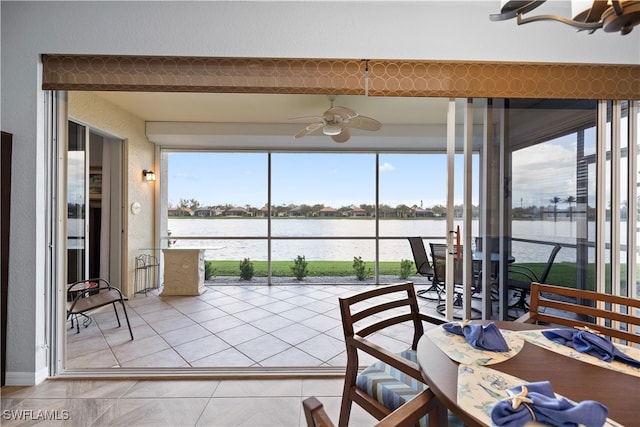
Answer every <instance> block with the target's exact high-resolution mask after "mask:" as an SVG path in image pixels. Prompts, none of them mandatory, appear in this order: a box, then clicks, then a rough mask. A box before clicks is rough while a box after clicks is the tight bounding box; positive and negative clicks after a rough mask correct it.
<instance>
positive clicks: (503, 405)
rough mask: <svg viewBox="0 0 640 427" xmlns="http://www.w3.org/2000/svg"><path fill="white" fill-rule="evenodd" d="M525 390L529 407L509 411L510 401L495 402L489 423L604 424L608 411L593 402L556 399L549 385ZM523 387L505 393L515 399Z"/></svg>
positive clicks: (501, 425)
mask: <svg viewBox="0 0 640 427" xmlns="http://www.w3.org/2000/svg"><path fill="white" fill-rule="evenodd" d="M524 386H526V388H527V395H526V397H527V398H528V399H531V400H532V401H533V402H532V403H526V402H523V403H520V405H517V408H515V409H514V408H513V406H514V404H513V403H514V400H513V399H506V400H500V401H498V402H497V403H496V404H495V405H494V406H493V409H492V410H491V420H492V421H493V422H494V423H495V425H496V426H498V427H519V426H523V425H524V424H526V423H527V422H529V421H532V420H534V415H535V421H537V422H540V423H544V424H549V425H552V426H559V427H576V426H578V425H579V424H582V425H585V426H586V427H602V425H603V424H604V423H605V421H606V420H607V414H608V413H609V410H608V409H607V407H606V406H604V405H603V404H602V403H600V402H596V401H595V400H583V401H582V402H580V403H577V404H574V403H573V402H570V401H569V400H567V399H565V398H564V397H561V398H557V397H556V396H555V394H554V393H553V389H552V388H551V384H550V383H549V381H540V382H534V383H527V384H524ZM522 387H523V386H516V387H512V388H510V389H509V390H510V391H511V392H512V393H513V394H515V395H517V394H519V393H520V392H521V391H522Z"/></svg>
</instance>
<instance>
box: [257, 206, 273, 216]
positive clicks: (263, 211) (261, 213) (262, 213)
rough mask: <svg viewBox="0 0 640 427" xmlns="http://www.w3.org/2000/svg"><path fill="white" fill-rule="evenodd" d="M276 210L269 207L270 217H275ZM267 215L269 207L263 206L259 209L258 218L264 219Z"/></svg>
mask: <svg viewBox="0 0 640 427" xmlns="http://www.w3.org/2000/svg"><path fill="white" fill-rule="evenodd" d="M276 213H277V211H276V208H274V207H273V206H271V216H276ZM268 214H269V207H268V206H264V207H263V208H262V209H260V212H259V215H260V216H264V217H266V216H267V215H268Z"/></svg>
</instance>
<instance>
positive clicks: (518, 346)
mask: <svg viewBox="0 0 640 427" xmlns="http://www.w3.org/2000/svg"><path fill="white" fill-rule="evenodd" d="M500 332H501V333H502V336H504V340H505V341H506V342H507V345H508V346H509V351H505V352H499V351H486V350H478V349H476V348H474V347H472V346H471V345H470V344H469V343H468V342H467V341H466V339H465V338H464V337H463V336H461V335H456V334H452V333H450V332H447V331H445V330H444V329H443V328H442V326H438V327H435V328H432V329H429V330H428V331H427V332H426V333H425V335H427V336H428V337H429V339H431V341H433V342H434V344H436V345H437V346H438V348H440V350H442V351H443V352H444V353H445V354H446V355H447V356H449V358H451V359H452V360H454V361H456V362H458V363H465V364H469V365H471V364H475V365H493V364H494V363H500V362H504V361H505V360H507V359H510V358H512V357H513V356H515V355H516V354H518V352H519V351H520V350H522V346H523V345H524V340H523V339H522V337H520V336H518V335H517V334H515V333H514V332H513V331H508V330H504V329H501V330H500Z"/></svg>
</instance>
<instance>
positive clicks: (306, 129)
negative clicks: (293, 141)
mask: <svg viewBox="0 0 640 427" xmlns="http://www.w3.org/2000/svg"><path fill="white" fill-rule="evenodd" d="M322 126H324V123H322V122H318V123H310V124H308V125H307V126H305V127H304V128H303V129H301V130H300V131H299V132H298V133H296V134H295V137H296V138H302V137H303V136H307V135H309V134H310V133H312V132H313V131H315V130H318V129H320V128H321V127H322Z"/></svg>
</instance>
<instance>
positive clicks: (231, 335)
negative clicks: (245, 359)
mask: <svg viewBox="0 0 640 427" xmlns="http://www.w3.org/2000/svg"><path fill="white" fill-rule="evenodd" d="M217 335H218V336H219V337H220V338H221V339H223V340H225V341H226V342H228V343H229V344H230V345H232V346H236V345H238V344H242V343H243V342H247V341H250V340H252V339H254V338H258V337H259V336H262V335H264V332H263V331H261V330H260V329H258V328H256V327H255V326H252V325H249V324H245V323H243V324H241V325H240V326H236V327H235V328H231V329H227V330H226V331H222V332H219V333H218V334H217Z"/></svg>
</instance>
